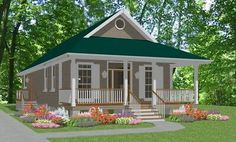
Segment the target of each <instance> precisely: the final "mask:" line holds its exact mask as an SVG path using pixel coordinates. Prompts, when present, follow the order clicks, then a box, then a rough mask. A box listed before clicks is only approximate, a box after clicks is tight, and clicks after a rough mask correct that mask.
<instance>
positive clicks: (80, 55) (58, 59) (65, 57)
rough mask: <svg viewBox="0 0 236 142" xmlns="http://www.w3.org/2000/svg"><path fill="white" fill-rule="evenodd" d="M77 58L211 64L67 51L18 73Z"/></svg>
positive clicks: (197, 62) (176, 64) (25, 72)
mask: <svg viewBox="0 0 236 142" xmlns="http://www.w3.org/2000/svg"><path fill="white" fill-rule="evenodd" d="M72 57H73V58H76V59H88V60H113V61H120V62H124V61H129V62H132V61H134V62H148V63H150V62H156V63H172V64H173V66H182V65H183V66H187V65H189V66H190V65H201V64H210V63H211V62H212V61H211V60H201V59H182V58H164V57H140V56H124V55H105V54H103V55H101V54H84V53H65V54H63V55H60V56H58V57H55V58H53V59H51V60H49V61H46V62H43V63H41V64H39V65H36V66H34V67H32V68H29V69H27V70H24V71H22V72H20V73H18V75H19V76H22V75H25V74H28V73H31V72H34V71H37V70H40V69H42V68H43V67H48V66H50V65H52V64H57V63H60V62H64V61H67V60H70V59H71V58H72Z"/></svg>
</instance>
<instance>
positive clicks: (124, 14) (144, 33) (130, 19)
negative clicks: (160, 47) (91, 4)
mask: <svg viewBox="0 0 236 142" xmlns="http://www.w3.org/2000/svg"><path fill="white" fill-rule="evenodd" d="M120 15H121V16H122V17H124V18H125V19H126V20H127V21H128V22H129V23H130V24H131V25H132V26H133V27H134V28H135V29H136V30H137V31H138V32H139V33H140V34H141V35H142V36H143V37H144V38H146V39H147V40H149V41H152V42H157V41H156V39H155V38H154V37H153V36H152V35H150V34H149V33H148V32H147V31H146V30H145V29H144V28H143V27H142V26H141V25H140V24H139V23H138V22H137V21H136V20H134V18H133V17H132V16H131V15H130V14H129V11H128V10H126V9H122V10H120V11H119V12H117V13H116V14H115V15H113V16H112V17H110V18H109V19H107V20H106V21H105V22H103V23H102V24H101V25H99V26H98V27H96V28H95V29H94V30H92V31H91V32H89V33H88V34H87V35H85V36H84V37H85V38H89V37H91V36H93V35H94V34H95V33H96V32H98V31H99V30H101V29H102V28H103V27H105V26H106V25H107V24H109V23H110V22H111V21H113V20H114V19H115V18H117V17H118V16H120Z"/></svg>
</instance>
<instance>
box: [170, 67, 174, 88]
mask: <svg viewBox="0 0 236 142" xmlns="http://www.w3.org/2000/svg"><path fill="white" fill-rule="evenodd" d="M173 69H174V67H173V66H171V65H170V89H173Z"/></svg>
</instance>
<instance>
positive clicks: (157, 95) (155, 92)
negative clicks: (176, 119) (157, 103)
mask: <svg viewBox="0 0 236 142" xmlns="http://www.w3.org/2000/svg"><path fill="white" fill-rule="evenodd" d="M152 93H153V94H154V95H156V96H157V98H158V99H159V100H161V102H162V103H163V104H165V101H164V100H163V99H162V98H161V97H160V96H159V95H158V94H157V93H156V92H155V91H153V90H152Z"/></svg>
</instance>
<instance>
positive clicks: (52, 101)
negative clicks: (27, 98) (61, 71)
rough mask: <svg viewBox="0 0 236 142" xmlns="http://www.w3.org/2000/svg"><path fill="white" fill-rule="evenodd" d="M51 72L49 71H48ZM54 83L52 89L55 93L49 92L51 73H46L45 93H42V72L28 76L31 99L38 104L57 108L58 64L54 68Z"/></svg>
mask: <svg viewBox="0 0 236 142" xmlns="http://www.w3.org/2000/svg"><path fill="white" fill-rule="evenodd" d="M49 70H50V71H51V69H49ZM55 76H56V77H55V81H54V88H55V92H50V90H51V72H48V82H47V84H48V85H47V89H48V91H47V92H43V89H44V70H43V69H41V70H39V71H36V72H33V73H31V74H30V80H31V83H30V85H29V86H30V87H29V89H28V90H29V92H30V93H31V96H32V99H33V100H36V101H37V103H38V104H48V105H50V106H58V64H57V65H56V68H55Z"/></svg>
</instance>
